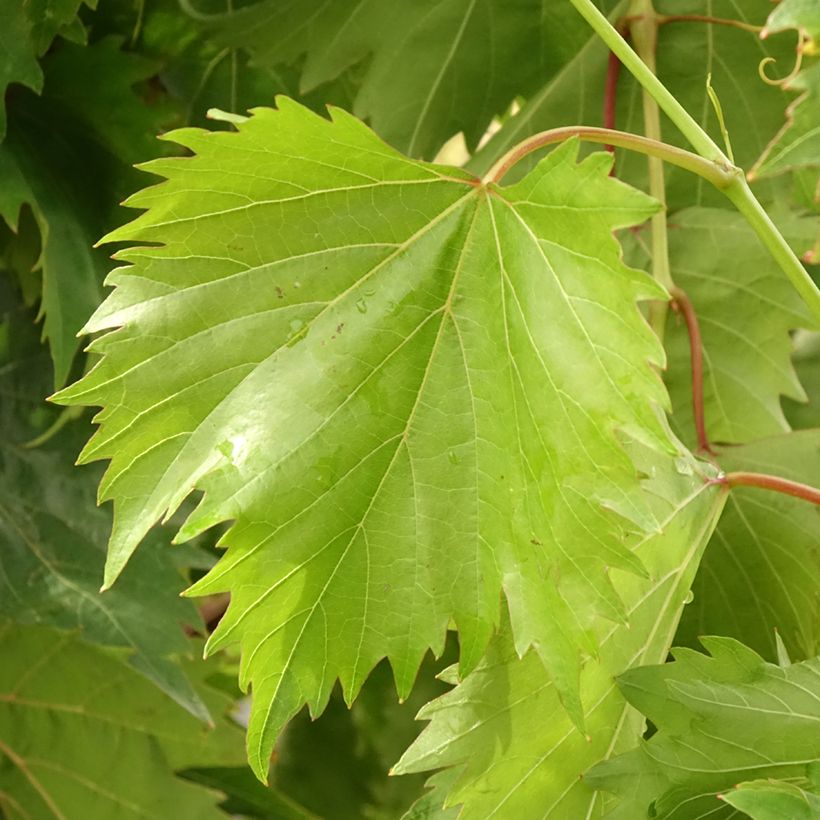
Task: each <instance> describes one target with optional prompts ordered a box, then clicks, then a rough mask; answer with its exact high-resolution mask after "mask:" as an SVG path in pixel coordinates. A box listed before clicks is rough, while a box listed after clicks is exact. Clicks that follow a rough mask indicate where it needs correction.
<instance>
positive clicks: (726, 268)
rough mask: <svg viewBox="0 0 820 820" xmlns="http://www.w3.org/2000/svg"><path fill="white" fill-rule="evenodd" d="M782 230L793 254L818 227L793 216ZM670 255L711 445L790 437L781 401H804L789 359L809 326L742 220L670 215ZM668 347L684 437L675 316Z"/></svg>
mask: <svg viewBox="0 0 820 820" xmlns="http://www.w3.org/2000/svg"><path fill="white" fill-rule="evenodd" d="M785 227H786V229H787V231H786V233H787V236H788V237H789V239H790V240H791V242H792V244H793V245H794V246H795V247H797V248H798V250H800V249H802V248H805V247H808V246H809V245H810V244H811V242H812V238H813V236H814V233H815V231H816V228H817V225H816V220H814V219H795V218H790V219H789V220H788V222H787V223H786V225H785ZM669 257H670V265H671V267H672V275H673V276H674V278H675V282H676V283H677V284H678V286H679V287H681V288H682V289H683V290H684V291H685V292H686V294H687V295H688V297H689V299H690V300H691V301H692V304H693V306H694V308H695V312H696V313H697V317H698V323H699V325H700V331H701V341H702V348H703V368H704V409H705V413H706V424H707V431H708V433H709V435H710V437H711V439H712V440H713V441H724V442H736V443H742V442H745V441H750V440H753V439H756V438H762V437H764V436H769V435H774V434H777V433H780V432H782V431H784V430H788V429H789V428H788V424H787V423H786V419H785V417H784V415H783V411H782V408H781V405H780V397H781V395H785V396H789V397H791V398H793V399H801V400H804V399H805V398H806V395H805V393H804V391H803V388H802V387H801V385H800V382H799V381H798V380H797V376H796V374H795V372H794V368H793V366H792V363H791V360H790V355H791V351H792V340H791V337H790V331H791V330H793V329H794V328H798V327H812V326H815V322H814V319H813V318H812V317H811V315H810V314H809V312H808V311H807V309H806V307H805V305H804V304H803V302H802V301H801V299H800V298H799V296H797V294H796V293H795V292H794V290H793V288H792V287H791V285H790V284H789V282H788V281H787V280H786V278H785V277H784V276H783V274H782V272H781V270H780V268H779V267H778V266H777V264H776V263H775V262H774V261H773V260H772V259H771V258H770V257H769V255H768V254H767V252H766V250H765V248H764V247H763V245H762V243H761V242H760V240H759V239H758V238H757V237H756V236H755V234H754V232H753V231H752V229H751V228H750V227H749V225H748V224H747V223H746V222H745V220H744V219H743V218H742V217H741V216H740V215H739V214H735V213H732V212H730V211H723V210H718V209H714V208H690V209H687V210H685V211H681V212H679V213H677V214H675V216H674V218H673V219H672V221H671V223H670V230H669ZM666 348H667V353H668V356H669V365H668V370H667V374H666V382H667V385H668V387H669V393H670V396H671V397H672V406H673V408H674V417H675V419H676V421H677V424H678V429H679V430H680V431H681V434H682V435H683V434H686V435H691V433H692V431H693V429H694V425H693V423H692V409H691V407H692V404H691V396H692V382H691V375H690V358H689V336H688V333H687V331H686V326H685V325H684V324H683V323H682V322H681V321H679V320H678V319H677V318H676V317H675V316H674V315H672V317H671V319H670V326H669V327H668V329H667V338H666Z"/></svg>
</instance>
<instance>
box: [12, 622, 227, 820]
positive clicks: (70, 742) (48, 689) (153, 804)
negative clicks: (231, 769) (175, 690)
mask: <svg viewBox="0 0 820 820" xmlns="http://www.w3.org/2000/svg"><path fill="white" fill-rule="evenodd" d="M0 657H2V658H3V663H2V664H0V763H1V764H2V765H0V810H2V812H3V816H4V817H8V818H9V820H53V819H54V818H75V817H76V818H80V817H87V818H94V820H127V819H128V818H139V820H146V818H151V819H152V820H167V818H168V817H179V818H190V820H203V818H220V817H223V818H224V815H223V814H222V813H221V812H220V811H219V810H218V809H217V808H216V805H215V804H216V802H217V800H218V796H217V795H216V794H215V793H214V792H209V791H206V790H205V789H201V788H199V787H197V786H194V785H192V784H190V783H186V782H185V781H183V780H181V779H179V778H177V777H175V775H174V769H180V768H183V767H185V766H191V765H197V764H198V765H203V766H207V765H231V764H234V765H235V764H236V763H238V762H239V760H240V759H241V754H242V751H241V732H240V731H239V730H238V727H237V726H235V725H231V724H230V723H229V722H228V721H227V720H226V719H225V718H223V717H222V714H223V713H224V712H225V711H226V710H227V709H228V707H229V706H230V699H229V698H227V697H226V696H224V695H222V694H219V693H218V692H216V691H215V690H213V689H211V688H210V687H207V686H204V685H203V686H201V690H202V693H203V697H204V698H205V699H206V700H207V702H208V704H209V706H210V708H211V710H212V711H213V713H214V714H215V715H218V716H219V720H218V723H217V725H216V726H215V727H212V728H210V729H208V728H206V727H205V726H203V724H202V723H200V722H199V721H198V720H196V719H195V718H193V717H192V716H191V715H189V714H187V713H186V712H185V711H183V710H182V709H180V708H179V707H178V706H177V705H176V704H175V703H174V702H173V701H171V700H169V699H168V698H167V697H166V696H165V695H163V694H162V693H161V692H160V691H159V690H158V689H157V688H156V687H154V686H152V685H151V684H150V683H148V682H147V681H146V680H144V679H143V678H142V677H141V676H140V675H138V674H136V673H135V672H134V670H133V669H132V668H131V667H130V666H129V665H128V664H126V663H124V662H123V660H122V658H121V657H120V656H119V655H118V654H115V653H112V652H110V651H104V650H101V649H99V648H95V647H93V646H90V645H89V644H86V643H83V642H80V641H78V640H76V639H75V638H74V637H72V635H71V634H68V633H60V632H56V631H54V630H51V629H45V628H43V627H19V626H10V625H8V624H6V625H2V626H0Z"/></svg>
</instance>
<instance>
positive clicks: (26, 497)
mask: <svg viewBox="0 0 820 820" xmlns="http://www.w3.org/2000/svg"><path fill="white" fill-rule="evenodd" d="M27 318H28V317H27V316H22V317H16V316H15V317H13V318H8V319H7V320H6V323H5V325H6V327H9V329H10V330H11V333H12V334H13V336H14V338H15V340H16V342H17V346H16V349H15V350H14V351H13V352H12V353H13V358H10V360H8V361H2V359H0V362H2V367H0V393H1V394H2V396H3V401H2V403H0V426H2V429H3V431H4V434H5V438H4V440H3V441H2V442H0V616H3V617H5V618H7V619H9V620H12V621H15V622H17V623H20V624H43V625H48V626H53V627H58V628H62V629H71V630H76V631H77V632H78V633H79V634H80V636H81V637H82V638H83V639H85V640H87V641H90V642H94V643H101V644H104V645H107V646H115V647H122V648H125V649H127V650H129V652H130V653H131V654H130V656H129V662H130V663H131V664H132V665H133V666H134V668H135V669H137V670H139V671H140V672H141V673H142V674H143V675H145V677H147V678H148V679H149V680H151V681H153V682H154V683H155V684H156V685H158V686H159V687H160V688H161V689H162V690H163V691H164V692H166V694H168V695H170V696H171V697H172V698H174V700H176V701H177V702H178V703H180V704H181V705H182V706H184V707H185V708H186V709H188V710H189V711H190V712H191V713H192V714H194V715H196V716H197V717H199V718H200V719H201V720H209V715H208V711H207V709H206V707H205V705H204V703H203V702H202V700H201V698H200V697H199V695H198V694H197V693H196V690H195V689H194V687H193V686H192V685H191V683H190V681H189V680H188V678H187V677H186V675H185V673H184V672H183V670H182V668H181V667H180V665H179V663H178V661H177V659H176V658H175V657H174V656H178V655H188V654H189V653H190V646H189V641H188V640H187V639H186V638H185V636H184V634H183V631H182V624H183V623H185V624H191V625H196V624H198V623H199V622H200V618H199V615H198V613H197V610H196V608H195V607H194V606H193V605H192V604H191V603H190V602H187V601H184V600H182V599H181V598H180V597H179V593H180V590H181V589H182V588H183V586H184V581H183V576H182V574H181V573H180V571H179V569H178V568H177V566H176V563H175V560H174V559H175V556H174V555H173V554H172V553H171V552H169V551H168V549H167V542H166V543H163V539H162V537H161V536H159V535H158V534H155V533H152V535H151V537H150V538H149V543H148V544H147V545H146V547H147V549H145V550H144V551H143V552H142V553H141V554H140V555H139V556H137V557H136V559H135V561H134V562H133V563H132V564H131V565H130V566H129V567H128V569H127V571H126V572H125V573H124V575H123V578H122V583H121V584H119V585H118V586H117V588H116V589H114V590H111V592H109V593H106V594H101V593H100V591H99V587H100V584H101V582H102V577H103V567H104V564H105V544H106V540H107V538H108V534H109V532H110V529H111V516H110V514H109V513H108V512H107V511H105V510H103V509H100V508H98V507H97V505H96V499H95V487H96V484H97V482H98V480H99V472H98V471H97V470H93V469H92V470H89V469H84V470H83V471H81V472H78V471H77V469H76V467H75V466H74V460H75V458H76V453H77V449H78V447H77V436H76V435H74V434H73V431H71V430H65V431H63V432H62V433H60V434H59V435H57V436H56V437H54V438H51V439H50V440H49V442H48V444H47V445H46V446H45V447H43V448H38V449H28V448H27V447H26V445H25V442H26V441H27V440H31V439H32V438H33V437H34V436H35V435H36V434H37V433H41V432H43V429H44V428H47V427H48V425H49V422H50V421H52V417H51V416H50V414H49V413H48V410H49V409H50V408H46V407H45V406H44V401H45V395H46V393H47V392H48V384H47V381H48V378H49V375H50V374H49V367H48V364H49V363H48V359H47V356H46V355H45V354H44V353H42V352H41V351H39V350H37V347H36V342H35V346H34V347H33V348H32V346H31V342H32V341H33V340H31V339H30V338H29V344H28V345H26V344H25V342H24V337H25V336H29V337H30V336H31V334H30V333H28V332H27V331H28V328H26V327H25V326H23V322H25V320H26V319H27ZM38 422H39V424H38Z"/></svg>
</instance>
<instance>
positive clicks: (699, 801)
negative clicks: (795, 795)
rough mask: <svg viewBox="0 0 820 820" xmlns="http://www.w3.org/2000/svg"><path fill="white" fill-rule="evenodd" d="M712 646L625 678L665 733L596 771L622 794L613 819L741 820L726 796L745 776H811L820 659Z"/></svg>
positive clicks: (711, 641) (714, 641) (709, 641)
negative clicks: (780, 658)
mask: <svg viewBox="0 0 820 820" xmlns="http://www.w3.org/2000/svg"><path fill="white" fill-rule="evenodd" d="M703 644H704V646H706V648H707V649H708V650H709V652H710V653H711V657H708V656H705V655H702V654H700V653H698V652H695V651H693V650H690V649H678V650H675V652H674V655H675V658H676V660H675V662H674V663H668V664H664V665H662V666H654V667H645V668H643V669H633V670H631V671H629V672H627V673H625V674H624V675H622V676H621V677H620V678H619V685H620V688H621V691H622V692H623V693H624V695H625V696H626V698H627V700H628V701H629V702H630V703H631V704H632V705H633V706H635V707H636V708H637V709H640V711H641V712H643V713H644V714H645V715H646V716H647V717H648V718H649V719H650V720H651V721H652V722H653V723H654V724H655V726H656V727H657V729H658V731H657V733H656V734H655V735H653V736H652V738H651V739H650V740H649V741H646V742H643V743H642V744H641V747H640V748H639V749H635V750H634V751H631V752H628V753H627V754H624V755H620V756H619V757H617V758H615V759H614V760H611V761H606V762H604V763H601V764H599V765H598V766H596V767H595V769H593V770H592V771H591V772H589V773H588V774H587V780H588V781H589V782H590V783H591V784H592V785H594V786H597V787H599V788H606V789H609V790H611V791H613V792H615V793H617V794H618V795H619V796H620V797H621V803H620V804H619V806H618V808H617V809H616V811H614V812H613V813H612V815H611V816H612V817H613V818H616V817H617V818H630V820H637V818H642V817H653V818H658V820H666V818H669V819H670V820H671V818H675V820H689V818H692V820H695V819H696V818H701V817H704V816H706V815H708V816H709V817H710V818H715V820H718V818H729V817H733V816H735V813H734V811H733V809H732V808H731V807H730V806H727V805H724V806H723V807H722V808H721V803H720V802H719V801H718V799H717V795H718V794H720V793H721V792H724V791H726V790H728V789H729V788H731V787H732V786H734V785H735V784H737V783H739V782H741V781H743V780H751V779H757V778H767V777H771V778H778V779H781V778H782V779H788V778H802V779H805V778H807V776H808V771H809V767H810V766H811V765H812V764H813V763H815V762H816V761H817V760H818V759H820V732H818V731H817V725H818V722H820V658H813V659H811V660H807V661H804V662H802V663H796V664H793V665H791V666H788V667H786V668H781V667H778V666H774V665H772V664H768V663H765V662H764V661H763V659H762V658H761V657H760V656H759V655H757V654H755V653H754V652H753V651H752V650H751V649H748V648H747V647H745V646H743V644H740V643H738V642H737V641H735V640H733V639H731V638H703Z"/></svg>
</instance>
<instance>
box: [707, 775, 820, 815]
mask: <svg viewBox="0 0 820 820" xmlns="http://www.w3.org/2000/svg"><path fill="white" fill-rule="evenodd" d="M798 782H799V783H800V785H798V783H790V782H788V781H782V780H751V781H749V782H748V783H741V784H740V785H738V786H737V788H735V789H732V791H730V792H727V793H726V794H722V795H721V796H720V799H721V800H723V801H725V802H726V803H728V804H729V805H730V806H733V807H734V808H736V809H740V810H741V811H742V812H743V813H744V814H746V815H748V816H749V817H751V818H752V820H817V818H818V817H820V794H818V793H817V791H816V790H815V791H812V790H809V789H810V786H809V784H808V783H806V782H805V781H804V782H800V781H798Z"/></svg>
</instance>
